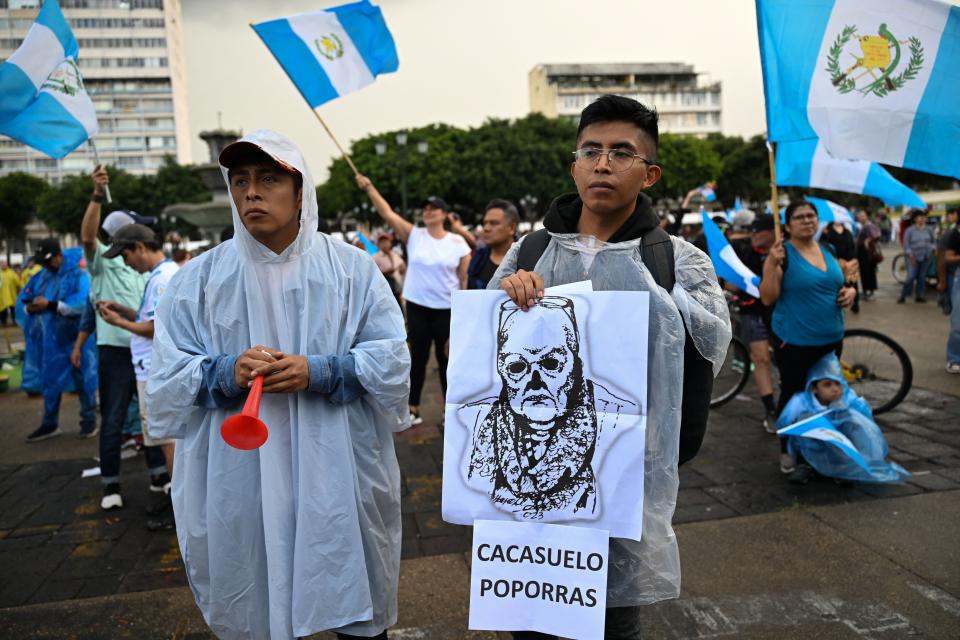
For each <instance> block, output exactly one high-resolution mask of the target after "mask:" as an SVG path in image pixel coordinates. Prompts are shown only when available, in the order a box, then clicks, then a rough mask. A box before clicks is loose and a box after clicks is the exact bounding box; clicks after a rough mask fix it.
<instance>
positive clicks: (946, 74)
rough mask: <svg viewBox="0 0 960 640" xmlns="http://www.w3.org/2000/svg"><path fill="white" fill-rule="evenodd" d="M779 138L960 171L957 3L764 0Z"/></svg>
mask: <svg viewBox="0 0 960 640" xmlns="http://www.w3.org/2000/svg"><path fill="white" fill-rule="evenodd" d="M757 29H758V32H759V37H760V58H761V65H762V67H763V78H764V91H765V94H766V108H767V127H768V129H769V138H770V140H772V141H776V142H781V141H790V140H806V139H814V138H819V139H820V140H821V141H822V142H823V145H824V147H825V148H826V149H827V150H828V151H829V152H830V154H831V155H833V156H834V157H837V158H851V159H858V160H872V161H875V162H882V163H884V164H890V165H894V166H899V167H909V168H911V169H918V170H921V171H928V172H931V173H938V174H941V175H949V176H954V177H960V153H957V148H958V147H960V107H958V103H957V93H958V88H957V82H958V79H960V7H957V6H951V5H949V4H946V3H944V2H939V1H938V0H868V1H867V0H806V1H804V2H799V1H797V0H757Z"/></svg>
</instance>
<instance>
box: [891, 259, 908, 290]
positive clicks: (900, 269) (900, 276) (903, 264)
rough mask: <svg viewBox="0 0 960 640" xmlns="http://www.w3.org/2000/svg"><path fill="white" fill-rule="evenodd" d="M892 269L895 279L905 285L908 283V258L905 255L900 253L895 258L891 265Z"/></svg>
mask: <svg viewBox="0 0 960 640" xmlns="http://www.w3.org/2000/svg"><path fill="white" fill-rule="evenodd" d="M890 268H891V269H892V270H893V279H894V280H896V281H897V282H899V283H900V284H903V283H904V282H906V281H907V256H906V254H903V253H898V254H897V255H895V256H894V257H893V260H892V261H891V263H890Z"/></svg>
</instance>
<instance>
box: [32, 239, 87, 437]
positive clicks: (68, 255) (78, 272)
mask: <svg viewBox="0 0 960 640" xmlns="http://www.w3.org/2000/svg"><path fill="white" fill-rule="evenodd" d="M82 256H83V253H82V250H81V249H68V250H67V251H62V250H61V249H60V243H59V242H57V240H55V239H53V238H49V239H45V240H43V241H41V242H40V246H39V248H38V249H37V253H36V259H37V262H38V263H39V264H42V265H43V270H42V271H41V272H40V273H38V274H37V275H36V276H34V277H33V278H31V279H30V282H28V283H27V286H26V287H24V288H23V290H22V291H21V292H20V296H19V298H20V302H21V303H22V304H23V307H24V310H25V311H26V312H27V314H29V316H30V323H29V324H30V333H29V334H28V336H27V340H28V341H29V342H28V347H27V350H28V351H30V349H31V347H33V348H36V347H37V346H38V343H37V340H38V339H39V353H40V358H39V365H40V386H41V388H42V390H43V421H42V422H41V424H40V426H39V427H38V428H37V429H36V430H34V432H33V433H31V434H30V435H29V436H27V442H39V441H41V440H46V439H48V438H53V437H55V436H58V435H60V426H59V420H60V396H61V395H62V394H63V392H64V391H66V390H67V389H68V388H69V387H70V384H71V382H72V383H73V386H74V389H76V391H77V392H79V394H80V434H79V435H80V437H82V438H90V437H93V436H94V435H96V433H97V416H96V409H97V401H96V392H97V367H96V354H95V353H94V351H93V348H94V342H92V341H89V340H88V341H87V344H86V345H85V346H84V350H85V351H86V352H87V353H85V354H84V356H85V357H84V358H83V360H82V367H81V368H74V367H73V366H72V364H71V362H70V353H71V352H72V351H73V343H74V341H75V340H76V339H77V333H78V331H79V327H80V314H81V312H82V311H83V307H84V304H85V303H86V300H87V295H88V294H89V292H90V278H89V277H88V276H87V274H86V272H85V271H84V270H83V269H82V268H81V266H80V260H81V258H82ZM38 327H39V331H38ZM25 332H26V328H25Z"/></svg>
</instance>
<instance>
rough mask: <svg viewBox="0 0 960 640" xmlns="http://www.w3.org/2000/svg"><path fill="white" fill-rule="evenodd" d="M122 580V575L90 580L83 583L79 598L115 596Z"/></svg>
mask: <svg viewBox="0 0 960 640" xmlns="http://www.w3.org/2000/svg"><path fill="white" fill-rule="evenodd" d="M122 580H123V576H120V575H115V576H100V577H97V578H88V579H86V580H84V581H83V587H82V588H81V589H80V593H79V594H77V597H79V598H96V597H99V596H109V595H113V594H114V593H116V592H117V590H118V589H119V588H120V582H121V581H122Z"/></svg>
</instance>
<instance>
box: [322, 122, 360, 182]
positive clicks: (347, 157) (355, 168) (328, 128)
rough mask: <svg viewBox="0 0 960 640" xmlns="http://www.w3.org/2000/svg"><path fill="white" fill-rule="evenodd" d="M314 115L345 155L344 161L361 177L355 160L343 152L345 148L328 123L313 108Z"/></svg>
mask: <svg viewBox="0 0 960 640" xmlns="http://www.w3.org/2000/svg"><path fill="white" fill-rule="evenodd" d="M310 110H311V111H313V115H315V116H317V120H319V121H320V124H322V125H323V128H324V130H325V131H326V132H327V135H328V136H330V139H331V140H333V144H335V145H337V149H339V150H340V153H342V154H343V159H344V160H346V161H347V164H348V165H350V168H351V169H353V173H354V175H360V172H359V171H357V166H356V165H355V164H353V160H351V159H350V155H349V154H348V153H347V152H346V151H344V150H343V147H341V146H340V142H339V141H338V140H337V137H336V136H335V135H333V131H331V130H330V127H328V126H327V123H326V122H325V121H324V120H323V118H322V117H321V116H320V114H319V113H318V112H317V110H316V109H313V108H311V109H310Z"/></svg>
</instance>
